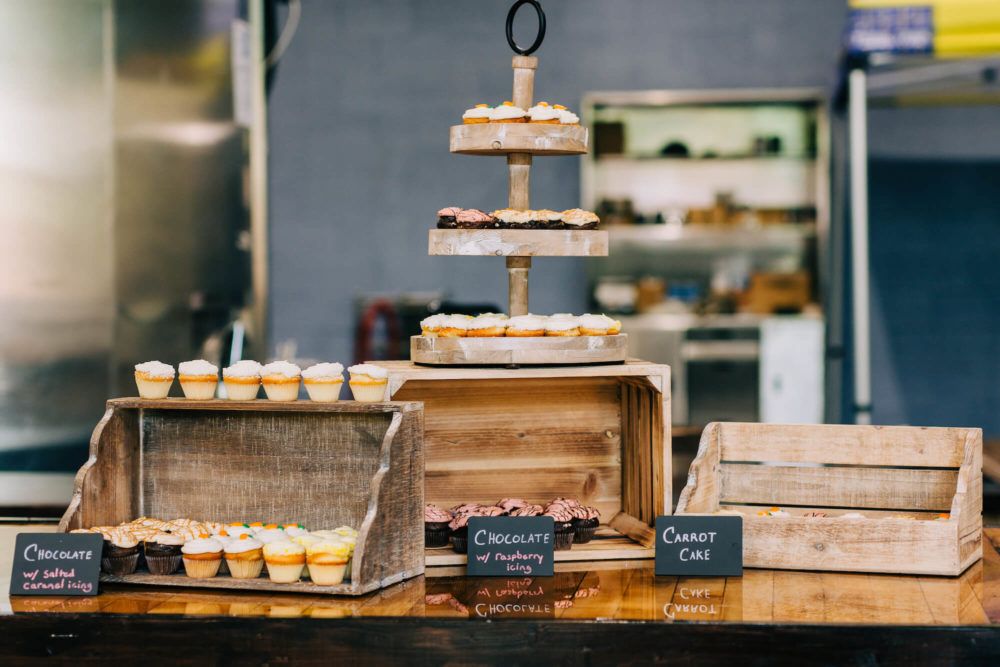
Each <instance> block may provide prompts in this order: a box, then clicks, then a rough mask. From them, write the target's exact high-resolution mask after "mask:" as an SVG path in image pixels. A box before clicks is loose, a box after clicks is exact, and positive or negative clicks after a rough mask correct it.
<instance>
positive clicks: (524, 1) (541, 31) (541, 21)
mask: <svg viewBox="0 0 1000 667" xmlns="http://www.w3.org/2000/svg"><path fill="white" fill-rule="evenodd" d="M522 5H531V6H532V7H534V8H535V13H536V14H538V36H537V37H535V41H534V42H532V43H531V46H529V47H528V48H526V49H524V48H521V47H520V46H518V45H517V42H515V41H514V15H515V14H517V10H519V9H520V8H521V6H522ZM543 39H545V12H543V11H542V6H541V5H540V4H538V0H517V2H515V3H514V6H513V7H511V8H510V11H509V12H507V43H508V44H510V48H512V49H514V53H520V54H521V55H522V56H530V55H531V54H532V53H534V52H535V51H537V50H538V47H539V46H541V45H542V40H543Z"/></svg>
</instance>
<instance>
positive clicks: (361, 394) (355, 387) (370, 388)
mask: <svg viewBox="0 0 1000 667" xmlns="http://www.w3.org/2000/svg"><path fill="white" fill-rule="evenodd" d="M350 384H351V393H352V394H354V400H355V401H360V402H361V403H378V402H379V401H383V400H385V388H386V387H387V386H388V384H389V383H388V382H382V383H380V384H359V383H357V382H351V383H350Z"/></svg>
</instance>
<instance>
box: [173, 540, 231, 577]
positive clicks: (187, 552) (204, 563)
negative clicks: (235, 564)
mask: <svg viewBox="0 0 1000 667" xmlns="http://www.w3.org/2000/svg"><path fill="white" fill-rule="evenodd" d="M225 548H226V547H225V546H224V545H223V544H222V542H220V541H219V540H217V539H215V538H214V537H208V536H207V535H204V536H202V537H199V538H198V539H195V540H189V541H188V542H185V543H184V546H182V547H181V554H182V557H183V558H184V571H185V572H186V573H187V576H189V577H191V578H192V579H211V578H212V577H214V576H215V575H216V574H218V573H219V567H220V566H221V565H222V552H223V550H224V549H225Z"/></svg>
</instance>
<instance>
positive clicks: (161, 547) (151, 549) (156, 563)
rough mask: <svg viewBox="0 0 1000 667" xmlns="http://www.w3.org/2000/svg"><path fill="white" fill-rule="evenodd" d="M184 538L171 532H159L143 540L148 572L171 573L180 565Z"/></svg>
mask: <svg viewBox="0 0 1000 667" xmlns="http://www.w3.org/2000/svg"><path fill="white" fill-rule="evenodd" d="M182 546H184V538H183V537H181V536H180V535H174V534H173V533H159V534H157V535H155V536H153V537H152V538H150V539H147V540H145V541H143V543H142V548H143V552H144V553H145V556H146V567H148V568H149V572H150V574H173V573H174V572H176V571H177V570H178V568H180V566H181V547H182Z"/></svg>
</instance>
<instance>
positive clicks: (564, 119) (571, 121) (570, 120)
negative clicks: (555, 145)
mask: <svg viewBox="0 0 1000 667" xmlns="http://www.w3.org/2000/svg"><path fill="white" fill-rule="evenodd" d="M552 108H553V109H555V110H556V111H558V112H559V123H560V124H561V125H579V124H580V117H579V116H577V115H576V114H575V113H573V112H572V111H570V110H569V109H567V108H566V107H564V106H563V105H561V104H553V105H552Z"/></svg>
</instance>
